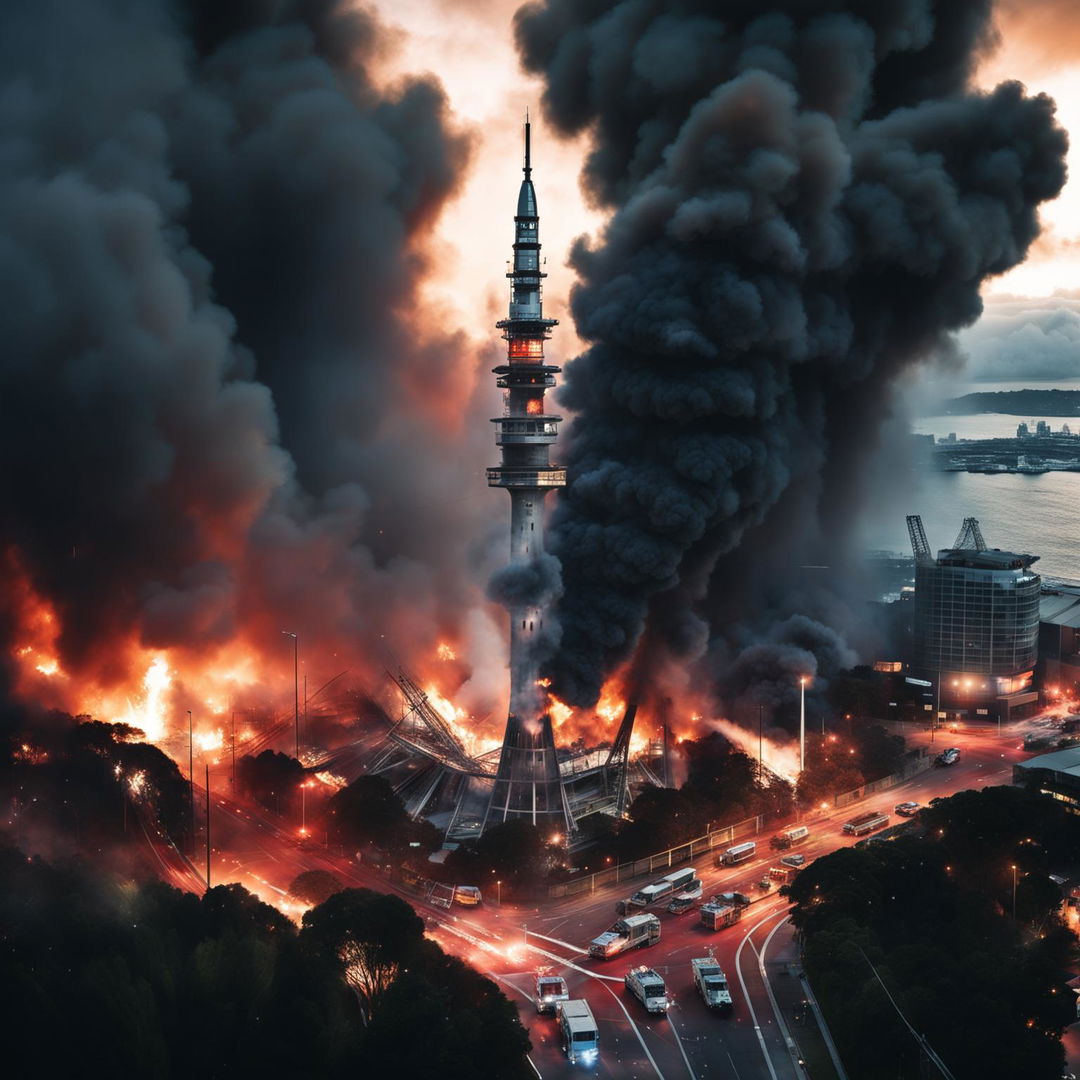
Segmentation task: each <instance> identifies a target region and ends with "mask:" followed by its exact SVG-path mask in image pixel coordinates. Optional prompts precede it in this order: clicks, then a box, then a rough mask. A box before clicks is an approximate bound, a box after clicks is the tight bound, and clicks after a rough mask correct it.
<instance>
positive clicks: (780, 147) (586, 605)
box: [516, 0, 1066, 704]
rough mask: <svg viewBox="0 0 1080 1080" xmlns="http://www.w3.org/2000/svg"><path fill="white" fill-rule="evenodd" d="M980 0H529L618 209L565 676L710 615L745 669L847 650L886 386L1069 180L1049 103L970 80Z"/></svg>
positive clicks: (676, 645)
mask: <svg viewBox="0 0 1080 1080" xmlns="http://www.w3.org/2000/svg"><path fill="white" fill-rule="evenodd" d="M990 11H991V3H990V0H947V2H946V0H889V2H887V3H882V2H880V0H846V2H843V0H815V2H809V0H778V2H774V3H771V4H762V3H760V2H759V0H723V2H720V3H714V2H709V3H706V2H704V0H682V2H679V3H675V4H672V3H669V2H666V0H625V2H617V0H607V2H602V0H594V2H591V3H581V2H579V0H546V2H544V3H535V4H531V5H528V6H527V7H525V8H523V9H522V10H521V11H520V12H519V14H518V16H517V24H516V25H517V36H518V43H519V47H520V50H521V53H522V56H523V59H524V63H525V65H526V67H527V68H528V69H529V70H531V71H534V72H538V73H541V74H542V75H543V76H544V77H545V79H546V90H545V95H544V105H545V109H546V112H547V114H548V116H549V117H550V119H551V120H552V121H553V122H554V123H555V124H556V125H557V126H558V127H559V128H560V129H561V130H562V131H564V132H566V133H567V134H572V133H578V132H581V131H583V130H588V131H589V132H590V134H591V137H592V152H591V154H590V156H589V158H588V162H587V164H586V167H585V171H584V184H585V187H586V189H587V191H588V193H589V194H590V195H591V196H592V198H593V199H594V200H595V201H597V202H598V203H599V204H601V205H603V206H606V207H609V208H610V209H611V210H612V217H611V220H610V223H609V225H608V227H607V229H606V232H605V234H604V236H603V237H602V239H601V241H600V243H599V244H598V245H597V246H595V247H591V248H590V247H588V246H586V245H585V244H584V243H579V244H578V246H577V247H576V249H575V251H574V254H573V265H574V267H575V269H576V270H577V273H578V275H579V277H580V284H579V285H578V286H577V288H576V289H575V292H574V294H573V301H572V302H573V311H574V316H575V319H576V322H577V326H578V330H579V333H580V334H581V335H582V336H583V337H584V338H585V339H586V341H588V342H589V343H590V346H589V348H588V351H586V352H585V353H584V354H583V355H582V356H580V357H578V358H577V359H576V360H574V361H572V362H571V363H570V364H569V365H567V370H566V382H565V388H564V391H563V395H562V400H563V402H564V404H565V405H566V406H567V407H568V408H570V409H572V410H573V411H574V413H575V419H574V421H573V423H572V425H571V427H570V430H569V438H568V446H567V450H568V453H566V457H567V459H568V464H569V467H570V487H569V488H568V491H567V493H566V496H565V498H563V499H562V501H561V502H560V505H559V507H558V509H557V510H556V512H555V515H554V521H553V534H554V535H553V543H552V549H553V550H554V552H555V553H556V554H557V556H558V557H559V559H560V560H561V562H562V566H563V582H564V594H563V597H562V600H561V601H560V604H559V607H558V614H559V618H560V621H561V623H562V629H563V638H562V648H561V651H560V653H559V654H558V656H557V657H556V658H555V660H554V661H553V663H552V665H551V672H550V674H551V675H552V678H553V685H554V689H555V690H556V692H557V693H558V694H559V695H560V696H561V697H563V698H564V699H566V700H569V701H572V702H575V703H579V704H586V703H590V702H592V701H593V700H595V698H596V696H597V692H598V690H599V687H600V685H601V683H602V680H603V679H604V677H605V675H606V674H607V673H609V672H610V671H611V670H612V668H613V667H615V666H616V665H618V664H619V663H620V662H622V661H624V660H625V659H626V658H627V657H628V656H629V655H630V654H631V653H632V651H633V650H634V648H635V646H636V645H637V644H638V642H639V640H640V639H641V637H642V634H643V631H645V628H646V624H647V625H648V638H647V641H648V643H649V646H650V648H655V649H657V650H658V652H659V653H660V654H664V653H665V652H666V653H670V654H681V655H690V656H694V655H700V654H701V652H702V649H703V648H704V641H705V636H706V635H705V626H706V624H707V627H708V633H709V634H710V635H711V638H712V643H711V645H710V647H709V648H710V652H709V656H710V657H711V659H712V660H714V661H715V662H716V663H718V664H720V665H721V666H723V667H726V668H727V669H728V670H729V671H730V672H731V679H730V683H729V684H728V689H729V690H730V691H731V692H734V693H741V692H743V691H744V689H745V688H746V686H747V684H748V682H750V683H753V682H759V681H761V680H762V679H763V678H768V677H772V676H764V675H763V674H762V673H761V670H760V669H761V667H762V664H763V662H765V661H766V660H767V658H768V657H770V656H771V657H772V659H771V660H769V661H768V663H771V664H772V666H773V671H774V672H775V671H777V669H778V668H779V669H782V668H783V667H784V665H785V663H786V661H785V659H784V657H785V656H789V652H790V650H795V651H796V652H797V653H798V654H799V655H798V656H797V657H796V658H795V661H797V662H798V666H799V667H801V668H802V669H803V670H806V668H807V666H812V665H817V667H818V669H819V670H822V671H824V670H827V669H832V668H834V667H835V666H836V665H840V664H843V663H849V662H850V660H851V658H852V657H853V655H854V654H853V652H852V651H851V648H850V645H849V644H848V643H845V642H843V641H841V640H839V639H838V637H837V634H836V633H835V632H833V631H830V630H828V629H826V627H827V626H828V627H834V628H848V627H850V626H851V625H852V624H853V621H856V620H854V617H853V614H852V612H851V611H850V602H849V601H847V600H846V599H845V598H844V596H843V589H842V587H841V585H840V579H841V578H843V577H844V576H845V575H847V574H848V573H849V563H848V559H849V539H848V535H849V532H850V522H851V519H852V517H853V515H854V512H855V508H856V506H857V502H858V492H859V481H860V472H861V468H862V463H863V462H865V460H866V459H867V458H868V457H870V456H871V455H872V452H873V450H874V447H875V444H876V440H877V431H878V428H879V425H880V424H881V422H882V421H883V419H884V418H885V417H886V416H887V415H888V412H889V408H890V400H891V386H892V384H893V382H894V380H895V379H896V377H897V375H898V374H899V373H900V372H901V371H903V370H904V369H905V368H907V367H909V366H911V365H912V364H915V363H917V362H918V361H920V360H924V359H926V358H928V357H931V356H933V355H935V354H937V353H939V352H940V351H941V350H942V349H945V348H947V347H948V335H949V334H950V333H951V332H952V331H954V330H956V329H958V328H959V327H962V326H966V325H968V324H970V323H971V322H973V321H974V320H975V319H976V318H977V317H978V316H979V314H980V312H981V310H982V304H981V301H980V297H979V289H980V286H981V284H982V282H983V281H984V280H985V279H986V278H987V277H988V276H990V275H994V274H1000V273H1002V272H1003V271H1005V270H1007V269H1009V268H1010V267H1011V266H1014V265H1015V264H1016V263H1018V262H1020V261H1021V260H1022V259H1023V258H1024V256H1025V253H1026V251H1027V248H1028V246H1029V245H1030V244H1031V242H1032V240H1033V239H1034V238H1035V236H1036V235H1037V233H1038V222H1037V216H1036V208H1037V206H1038V204H1039V203H1040V202H1043V201H1045V200H1047V199H1050V198H1053V197H1054V196H1055V195H1056V194H1057V193H1058V192H1059V190H1060V189H1061V186H1062V184H1063V182H1064V177H1065V169H1064V155H1065V150H1066V137H1065V134H1064V132H1063V131H1062V130H1061V129H1060V128H1059V127H1058V126H1057V124H1056V123H1055V120H1054V106H1053V103H1052V102H1051V101H1050V100H1049V99H1048V98H1046V97H1045V96H1039V97H1036V98H1029V97H1026V96H1025V95H1024V92H1023V88H1022V87H1021V86H1019V85H1017V84H1015V83H1010V84H1004V85H1002V86H999V87H998V88H997V89H996V90H994V91H992V92H991V93H986V94H984V93H980V92H977V91H975V90H974V89H972V87H971V84H970V76H971V72H972V68H973V65H974V63H975V62H976V60H977V59H978V57H979V56H980V54H981V53H982V52H983V51H984V50H986V49H987V48H988V47H990V46H991V45H992V44H993V35H992V31H991V26H990V21H989V16H990ZM821 566H826V567H829V573H828V574H827V575H822V574H821V573H819V569H820V567H821ZM796 612H805V613H806V614H807V615H811V616H813V619H811V620H808V623H807V625H803V626H800V625H798V624H794V623H791V622H790V616H791V615H793V614H794V613H796ZM701 620H705V623H702V621H701ZM815 620H816V621H817V622H819V623H824V624H825V625H824V626H818V627H817V629H816V630H815V629H814V628H813V627H814V621H815ZM751 646H753V647H754V651H753V652H751V653H749V654H747V655H745V656H744V657H743V658H742V659H741V660H740V659H739V654H740V652H742V651H743V650H745V649H747V648H749V647H751ZM789 658H790V657H789ZM795 661H793V665H794V663H795ZM776 677H779V676H776ZM794 692H796V693H797V690H796V691H794ZM766 696H768V695H766Z"/></svg>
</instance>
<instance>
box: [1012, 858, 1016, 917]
mask: <svg viewBox="0 0 1080 1080" xmlns="http://www.w3.org/2000/svg"><path fill="white" fill-rule="evenodd" d="M1012 875H1013V922H1016V863H1013V864H1012Z"/></svg>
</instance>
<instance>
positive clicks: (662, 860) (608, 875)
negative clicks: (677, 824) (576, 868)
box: [548, 814, 765, 900]
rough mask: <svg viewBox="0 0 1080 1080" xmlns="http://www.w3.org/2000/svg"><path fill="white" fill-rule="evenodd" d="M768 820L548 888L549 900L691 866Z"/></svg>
mask: <svg viewBox="0 0 1080 1080" xmlns="http://www.w3.org/2000/svg"><path fill="white" fill-rule="evenodd" d="M764 821H765V819H764V817H762V815H760V814H759V815H758V816H757V817H753V818H748V819H747V820H746V821H740V822H739V823H738V824H737V825H728V826H725V827H724V828H723V829H713V830H711V831H710V832H708V833H706V834H705V835H704V836H699V837H697V838H696V839H694V840H687V841H686V843H684V844H679V845H678V846H677V847H673V848H668V849H667V851H659V852H657V853H656V854H655V855H648V856H646V857H645V858H643V859H636V860H635V861H634V862H628V863H620V864H619V865H618V866H611V867H609V868H608V869H607V870H598V871H597V872H596V873H594V874H586V875H585V876H584V877H580V878H575V879H574V880H573V881H563V882H560V883H559V884H558V885H551V886H549V888H548V898H549V899H552V900H554V899H558V898H559V897H563V896H576V895H577V894H578V893H583V892H589V893H591V892H595V891H596V890H597V889H600V888H603V887H604V886H605V885H613V884H617V883H618V882H620V881H629V880H630V879H631V878H636V877H644V876H645V875H646V874H654V873H656V871H657V870H665V869H668V868H669V867H672V866H677V865H678V864H679V863H684V862H689V861H690V860H691V859H696V858H697V857H698V856H699V855H704V854H705V853H706V852H709V851H713V850H715V849H716V848H726V847H730V846H731V845H732V844H733V843H734V842H735V841H736V840H738V839H740V838H741V837H743V836H756V835H757V834H758V833H760V832H761V830H762V828H763V826H764Z"/></svg>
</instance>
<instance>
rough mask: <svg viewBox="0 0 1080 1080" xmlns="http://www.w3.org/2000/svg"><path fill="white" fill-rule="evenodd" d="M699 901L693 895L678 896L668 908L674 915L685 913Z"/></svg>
mask: <svg viewBox="0 0 1080 1080" xmlns="http://www.w3.org/2000/svg"><path fill="white" fill-rule="evenodd" d="M696 902H697V901H696V900H695V899H694V897H692V896H676V897H675V898H674V899H673V900H672V901H671V903H670V904H668V906H667V909H668V911H670V912H671V914H672V915H685V914H686V913H687V912H688V911H689V910H690V909H691V908H692V907H693V906H694V904H695V903H696Z"/></svg>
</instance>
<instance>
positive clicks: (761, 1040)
mask: <svg viewBox="0 0 1080 1080" xmlns="http://www.w3.org/2000/svg"><path fill="white" fill-rule="evenodd" d="M774 914H775V913H774ZM771 918H773V915H767V916H766V917H765V918H764V919H762V920H761V922H759V923H757V924H756V925H755V926H752V927H750V929H749V930H748V931H747V932H746V937H744V938H743V939H742V941H741V942H739V947H738V949H736V950H735V974H736V975H738V976H739V985H740V986H741V987H742V992H743V997H744V998H745V999H746V1006H747V1008H748V1009H749V1010H750V1020H751V1021H752V1022H753V1025H754V1033H755V1034H756V1035H757V1037H758V1043H759V1044H760V1046H761V1053H762V1055H763V1056H764V1058H765V1064H766V1065H767V1066H768V1068H769V1075H770V1076H771V1077H772V1080H779V1077H778V1076H777V1075H776V1069H774V1068H773V1063H772V1058H771V1057H769V1050H768V1047H767V1046H766V1045H765V1036H764V1035H763V1034H762V1032H761V1025H760V1024H759V1023H758V1018H757V1013H756V1012H755V1011H754V1003H753V1002H752V1001H751V1000H750V994H749V993H748V992H747V989H746V980H745V979H744V978H743V973H742V968H741V967H740V965H739V956H740V954H741V953H742V951H743V947H744V946H745V945H746V943H747V942H748V941H750V935H751V934H753V932H754V931H755V930H757V928H758V927H759V926H764V925H765V923H767V922H768V921H769V919H771ZM750 947H751V948H753V942H751V946H750ZM754 952H755V953H756V952H757V950H756V949H754Z"/></svg>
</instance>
